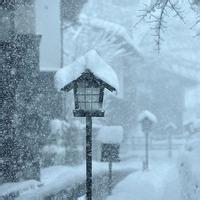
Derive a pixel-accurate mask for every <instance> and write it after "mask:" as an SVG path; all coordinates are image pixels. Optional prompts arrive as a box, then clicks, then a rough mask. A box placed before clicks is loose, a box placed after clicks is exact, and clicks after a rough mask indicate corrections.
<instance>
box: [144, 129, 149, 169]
mask: <svg viewBox="0 0 200 200" xmlns="http://www.w3.org/2000/svg"><path fill="white" fill-rule="evenodd" d="M148 168H149V133H148V130H146V131H145V169H148Z"/></svg>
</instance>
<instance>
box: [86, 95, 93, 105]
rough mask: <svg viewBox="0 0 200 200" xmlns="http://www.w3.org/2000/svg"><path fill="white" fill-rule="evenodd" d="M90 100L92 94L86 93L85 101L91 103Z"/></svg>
mask: <svg viewBox="0 0 200 200" xmlns="http://www.w3.org/2000/svg"><path fill="white" fill-rule="evenodd" d="M91 100H92V95H89V94H88V95H86V102H89V103H91Z"/></svg>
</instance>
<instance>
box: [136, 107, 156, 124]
mask: <svg viewBox="0 0 200 200" xmlns="http://www.w3.org/2000/svg"><path fill="white" fill-rule="evenodd" d="M146 118H148V119H149V120H151V121H152V122H154V123H157V118H156V116H155V115H154V114H153V113H151V112H150V111H148V110H145V111H143V112H141V113H140V115H139V117H138V121H139V122H141V121H143V120H144V119H146Z"/></svg>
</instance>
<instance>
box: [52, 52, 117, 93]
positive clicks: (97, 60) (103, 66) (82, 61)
mask: <svg viewBox="0 0 200 200" xmlns="http://www.w3.org/2000/svg"><path fill="white" fill-rule="evenodd" d="M87 71H89V72H91V73H92V74H93V75H94V76H95V77H96V78H97V79H99V80H100V81H102V82H103V84H104V86H105V88H107V89H108V90H110V91H118V90H119V81H118V77H117V75H116V73H115V71H114V70H113V69H112V67H111V66H109V65H108V64H107V63H106V62H105V61H104V60H103V59H102V58H101V56H100V55H99V54H98V53H97V52H96V51H95V50H90V51H88V52H87V53H86V54H85V55H84V56H81V57H80V58H78V59H77V60H75V61H74V62H73V63H71V64H70V65H68V66H66V67H63V68H62V69H60V70H58V71H57V73H56V75H55V86H56V88H57V90H68V91H69V90H70V89H72V88H71V87H70V88H69V87H67V86H69V84H71V83H72V82H73V81H76V80H77V79H78V78H79V77H80V76H81V75H82V74H83V73H84V72H87Z"/></svg>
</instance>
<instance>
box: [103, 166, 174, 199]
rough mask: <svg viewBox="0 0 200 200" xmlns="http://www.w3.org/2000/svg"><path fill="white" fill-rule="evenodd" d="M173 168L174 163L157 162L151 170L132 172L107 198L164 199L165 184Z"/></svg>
mask: <svg viewBox="0 0 200 200" xmlns="http://www.w3.org/2000/svg"><path fill="white" fill-rule="evenodd" d="M173 168H174V165H173V164H172V163H157V164H156V165H152V166H151V169H150V170H149V171H145V172H144V171H138V172H136V173H132V174H131V175H129V176H128V177H126V178H125V179H124V180H123V181H121V182H120V183H119V184H118V185H117V186H116V187H115V188H114V190H113V194H112V195H111V196H109V197H108V198H107V200H123V199H126V200H132V199H134V200H163V199H165V198H164V196H163V195H164V194H165V192H166V191H164V190H165V189H166V187H165V184H166V181H167V178H168V177H169V173H170V172H171V171H172V169H173ZM171 191H172V192H173V190H171ZM177 199H178V198H177Z"/></svg>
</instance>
